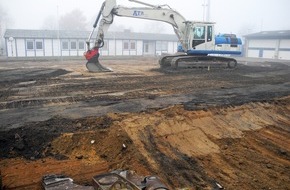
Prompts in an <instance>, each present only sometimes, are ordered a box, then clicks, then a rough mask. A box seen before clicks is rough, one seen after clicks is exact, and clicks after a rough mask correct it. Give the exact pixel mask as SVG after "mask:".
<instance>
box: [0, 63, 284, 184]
mask: <svg viewBox="0 0 290 190" xmlns="http://www.w3.org/2000/svg"><path fill="white" fill-rule="evenodd" d="M80 62H81V61H26V62H25V61H21V62H20V61H3V62H0V76H1V77H0V84H1V85H0V89H1V93H0V119H1V123H0V149H1V151H0V159H1V160H0V171H1V177H2V183H3V184H2V186H3V187H4V189H40V181H41V177H42V176H43V175H45V174H51V173H61V174H66V175H68V176H70V177H72V178H73V179H74V180H75V182H76V183H79V184H85V185H89V184H90V183H91V178H92V176H94V175H96V174H100V173H104V172H108V171H111V170H114V169H131V170H135V171H136V172H137V173H139V174H140V175H149V174H153V175H158V176H159V177H160V178H161V179H162V180H163V181H164V182H165V183H166V184H167V185H168V186H169V187H170V188H171V189H178V188H187V189H218V185H217V184H220V185H221V186H223V187H224V188H225V189H288V188H289V186H290V175H289V171H290V147H289V144H290V140H289V139H290V138H289V137H290V67H289V63H287V62H285V63H284V62H282V63H281V62H279V63H278V62H273V61H267V62H265V61H262V60H250V61H249V60H244V59H240V60H239V65H238V68H237V69H234V70H227V69H212V70H210V71H208V70H206V69H203V70H202V69H195V70H166V71H163V70H160V69H159V68H158V65H157V64H156V60H155V59H152V58H150V59H149V58H144V59H139V60H103V64H104V65H106V66H109V67H111V68H112V69H113V70H114V72H112V73H98V74H96V73H88V72H87V71H86V69H85V67H84V65H83V64H82V63H80ZM124 145H125V146H126V148H124Z"/></svg>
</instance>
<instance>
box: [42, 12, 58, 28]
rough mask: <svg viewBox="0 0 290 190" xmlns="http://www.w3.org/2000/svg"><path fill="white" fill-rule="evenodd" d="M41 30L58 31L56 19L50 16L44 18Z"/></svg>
mask: <svg viewBox="0 0 290 190" xmlns="http://www.w3.org/2000/svg"><path fill="white" fill-rule="evenodd" d="M41 28H42V29H45V30H57V29H58V23H57V18H56V17H55V16H52V15H51V16H48V17H46V18H45V19H44V21H43V25H42V27H41Z"/></svg>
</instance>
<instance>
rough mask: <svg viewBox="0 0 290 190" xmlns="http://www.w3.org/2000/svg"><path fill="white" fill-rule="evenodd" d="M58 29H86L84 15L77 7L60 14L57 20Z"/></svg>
mask: <svg viewBox="0 0 290 190" xmlns="http://www.w3.org/2000/svg"><path fill="white" fill-rule="evenodd" d="M59 29H61V30H87V23H86V17H85V15H84V14H83V12H82V11H81V10H79V9H74V10H72V11H71V12H69V13H67V14H65V15H63V16H61V18H60V20H59Z"/></svg>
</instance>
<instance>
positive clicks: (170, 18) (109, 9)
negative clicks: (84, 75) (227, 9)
mask: <svg viewBox="0 0 290 190" xmlns="http://www.w3.org/2000/svg"><path fill="white" fill-rule="evenodd" d="M128 1H130V2H133V3H138V4H141V5H142V6H140V7H124V6H120V5H117V4H116V0H105V1H104V2H103V4H102V6H101V9H100V11H99V13H98V15H97V18H96V21H95V23H94V25H93V30H92V32H91V33H90V35H89V37H88V40H87V41H86V44H87V49H88V51H87V52H85V53H84V56H85V58H86V59H87V63H86V67H87V69H88V70H89V71H90V72H109V71H112V70H111V69H110V68H107V67H105V66H103V65H102V64H100V62H99V55H100V48H102V47H103V46H104V38H105V34H106V33H107V31H108V29H109V26H110V25H111V24H112V23H113V21H114V17H115V16H120V17H131V18H136V19H147V20H155V21H161V22H165V23H168V24H170V25H172V27H173V30H174V32H175V34H176V36H177V37H178V40H179V43H180V45H179V46H178V53H176V54H172V55H166V56H161V57H160V59H159V64H160V67H161V68H180V67H185V68H193V67H211V66H212V67H216V66H217V67H223V68H235V67H236V65H237V61H236V60H235V59H234V58H231V57H229V56H228V55H239V54H241V50H242V41H241V39H240V38H237V37H236V35H234V34H219V35H215V29H214V25H215V23H214V22H199V21H188V20H186V19H185V18H184V17H183V16H182V15H181V14H180V13H178V12H177V11H175V10H174V9H172V8H171V7H170V6H169V5H151V4H148V3H146V2H142V1H139V0H128ZM98 24H99V26H98V31H97V36H96V39H95V41H94V42H93V43H92V44H93V45H94V46H93V47H92V48H91V47H90V46H91V38H92V36H93V34H94V32H95V29H96V27H97V25H98ZM221 55H224V56H221Z"/></svg>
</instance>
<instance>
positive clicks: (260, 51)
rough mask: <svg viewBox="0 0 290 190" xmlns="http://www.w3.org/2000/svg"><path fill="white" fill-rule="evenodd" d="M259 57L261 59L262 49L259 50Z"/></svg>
mask: <svg viewBox="0 0 290 190" xmlns="http://www.w3.org/2000/svg"><path fill="white" fill-rule="evenodd" d="M259 57H260V58H262V57H263V50H262V49H260V50H259Z"/></svg>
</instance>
